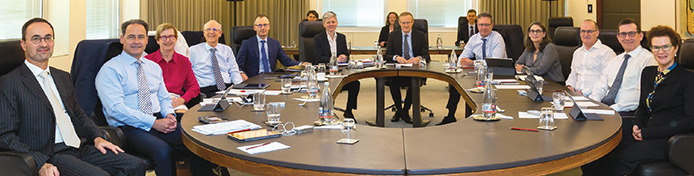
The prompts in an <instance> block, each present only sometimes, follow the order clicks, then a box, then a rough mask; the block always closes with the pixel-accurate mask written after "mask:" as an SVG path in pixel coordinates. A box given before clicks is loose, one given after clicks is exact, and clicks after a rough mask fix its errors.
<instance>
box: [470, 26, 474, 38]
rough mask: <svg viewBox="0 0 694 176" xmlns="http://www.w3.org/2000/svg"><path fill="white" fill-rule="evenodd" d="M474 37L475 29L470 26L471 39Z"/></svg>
mask: <svg viewBox="0 0 694 176" xmlns="http://www.w3.org/2000/svg"><path fill="white" fill-rule="evenodd" d="M472 35H475V28H474V27H472V26H470V37H472Z"/></svg>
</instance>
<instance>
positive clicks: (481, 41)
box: [436, 12, 506, 125]
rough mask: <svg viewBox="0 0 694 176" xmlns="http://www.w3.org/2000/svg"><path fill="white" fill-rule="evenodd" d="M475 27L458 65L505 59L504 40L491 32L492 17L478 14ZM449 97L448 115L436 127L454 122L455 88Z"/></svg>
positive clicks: (456, 96)
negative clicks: (476, 30)
mask: <svg viewBox="0 0 694 176" xmlns="http://www.w3.org/2000/svg"><path fill="white" fill-rule="evenodd" d="M477 27H479V31H480V32H479V33H477V34H475V35H473V36H472V37H470V40H469V41H468V43H467V45H465V49H464V50H463V53H461V54H460V57H459V58H458V60H459V61H458V65H461V66H471V65H472V64H473V63H474V61H472V60H471V59H470V58H474V59H475V60H484V58H487V57H495V58H505V57H506V43H504V38H503V37H501V34H499V33H498V32H496V31H492V28H494V19H492V15H491V14H489V13H487V12H484V13H480V15H479V16H478V18H477ZM448 92H449V93H450V94H449V97H448V103H447V104H446V108H448V115H447V116H445V117H443V120H442V121H441V123H438V124H436V125H443V124H448V123H453V122H456V121H457V120H456V118H455V112H456V110H457V109H458V103H459V102H460V92H458V90H456V89H455V88H453V87H451V88H450V89H448Z"/></svg>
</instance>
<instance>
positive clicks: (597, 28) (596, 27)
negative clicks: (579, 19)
mask: <svg viewBox="0 0 694 176" xmlns="http://www.w3.org/2000/svg"><path fill="white" fill-rule="evenodd" d="M586 21H590V22H593V25H595V30H597V31H599V30H600V27H598V22H596V21H595V20H592V19H585V20H583V22H586Z"/></svg>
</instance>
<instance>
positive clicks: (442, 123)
mask: <svg viewBox="0 0 694 176" xmlns="http://www.w3.org/2000/svg"><path fill="white" fill-rule="evenodd" d="M453 122H456V120H455V117H453V118H448V116H446V117H443V120H441V123H437V124H436V126H439V125H445V124H449V123H453Z"/></svg>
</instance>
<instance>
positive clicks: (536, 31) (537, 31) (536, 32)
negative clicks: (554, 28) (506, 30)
mask: <svg viewBox="0 0 694 176" xmlns="http://www.w3.org/2000/svg"><path fill="white" fill-rule="evenodd" d="M542 32H545V31H542V29H538V30H530V31H528V33H531V34H541V33H542Z"/></svg>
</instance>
